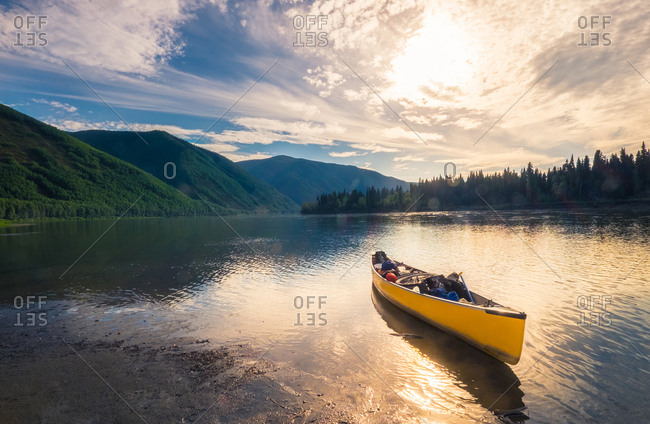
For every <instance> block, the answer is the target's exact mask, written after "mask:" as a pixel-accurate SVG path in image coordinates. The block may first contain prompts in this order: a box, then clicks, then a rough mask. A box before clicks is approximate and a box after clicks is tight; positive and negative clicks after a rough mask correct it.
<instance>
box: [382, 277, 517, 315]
mask: <svg viewBox="0 0 650 424" xmlns="http://www.w3.org/2000/svg"><path fill="white" fill-rule="evenodd" d="M372 270H373V271H374V273H375V274H376V275H377V276H378V277H379V278H381V279H382V280H383V281H384V282H386V283H388V284H390V285H392V286H395V287H399V288H400V289H402V290H406V291H408V292H411V293H414V294H417V295H418V296H423V297H426V298H427V299H432V300H435V301H438V302H445V303H449V304H452V305H454V306H461V307H463V308H471V309H477V310H481V311H484V312H486V313H488V314H492V315H501V316H506V317H510V318H518V319H526V313H525V312H519V311H517V310H515V309H512V308H509V307H507V306H502V305H500V306H501V307H500V308H499V307H494V306H482V305H475V304H472V303H462V302H458V301H457V300H449V299H443V298H441V297H436V296H432V295H430V294H425V293H419V292H416V291H415V290H413V289H411V288H408V287H405V286H403V285H401V284H397V283H393V282H392V281H388V280H386V279H385V278H384V277H382V275H381V274H380V273H379V272H377V270H376V269H375V268H374V267H372ZM413 274H414V275H430V273H428V272H423V271H420V272H417V273H413Z"/></svg>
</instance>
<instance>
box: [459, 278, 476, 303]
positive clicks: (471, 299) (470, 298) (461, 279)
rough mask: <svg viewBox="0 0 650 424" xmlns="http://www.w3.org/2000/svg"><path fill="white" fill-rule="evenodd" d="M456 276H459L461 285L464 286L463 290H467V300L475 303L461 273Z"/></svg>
mask: <svg viewBox="0 0 650 424" xmlns="http://www.w3.org/2000/svg"><path fill="white" fill-rule="evenodd" d="M458 276H459V277H460V281H462V282H463V286H465V290H466V291H467V296H469V300H470V301H471V302H472V305H476V303H474V299H473V298H472V293H470V292H469V289H468V288H467V284H465V279H464V278H463V273H462V272H461V273H459V274H458Z"/></svg>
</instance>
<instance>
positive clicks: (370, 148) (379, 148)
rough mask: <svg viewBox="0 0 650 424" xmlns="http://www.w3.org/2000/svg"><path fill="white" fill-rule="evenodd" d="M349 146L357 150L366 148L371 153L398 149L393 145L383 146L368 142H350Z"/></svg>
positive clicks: (393, 151) (397, 150)
mask: <svg viewBox="0 0 650 424" xmlns="http://www.w3.org/2000/svg"><path fill="white" fill-rule="evenodd" d="M350 147H353V148H355V149H359V150H368V151H370V152H371V153H396V152H399V151H400V149H396V148H394V147H384V146H380V145H378V144H370V143H350Z"/></svg>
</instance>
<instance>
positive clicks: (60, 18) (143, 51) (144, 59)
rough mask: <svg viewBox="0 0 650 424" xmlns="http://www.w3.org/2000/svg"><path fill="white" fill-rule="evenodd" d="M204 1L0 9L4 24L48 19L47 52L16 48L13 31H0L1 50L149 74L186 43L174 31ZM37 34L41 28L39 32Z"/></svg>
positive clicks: (66, 0) (127, 0)
mask: <svg viewBox="0 0 650 424" xmlns="http://www.w3.org/2000/svg"><path fill="white" fill-rule="evenodd" d="M201 3H202V2H196V1H184V0H139V1H132V0H115V1H112V2H109V3H107V2H94V1H89V0H85V1H84V0H82V1H77V0H61V1H57V2H51V3H49V4H43V3H41V2H36V1H33V2H31V4H30V5H27V4H25V5H24V6H18V5H14V6H13V7H12V8H11V9H4V10H0V15H1V18H2V21H3V22H13V17H14V16H16V15H20V16H26V15H34V14H36V15H39V16H46V19H45V25H44V26H43V28H42V32H44V33H46V39H47V52H45V51H44V49H37V48H32V49H28V48H23V49H20V50H18V49H16V48H14V46H13V45H12V44H13V40H14V39H15V32H16V29H15V28H13V27H10V26H7V25H5V26H3V27H2V28H4V29H0V34H1V35H2V37H1V38H2V39H4V40H5V42H4V43H1V42H0V50H4V51H11V52H13V53H21V54H24V55H28V56H31V57H38V58H40V59H41V60H45V61H60V59H64V60H66V61H69V62H71V63H73V64H80V65H83V66H87V67H91V68H97V69H103V70H107V71H117V72H124V73H131V74H139V75H153V74H155V73H156V72H157V71H158V70H159V68H160V67H161V66H162V65H164V64H165V63H166V62H167V61H168V60H169V59H171V58H172V57H174V56H176V55H179V54H180V53H181V52H182V51H183V49H184V47H185V45H184V42H183V40H182V37H181V36H180V35H179V33H178V28H179V27H180V26H181V25H182V24H184V23H185V22H187V21H188V20H189V19H191V18H192V17H193V12H194V11H195V10H196V9H197V8H198V6H199V5H201ZM39 31H41V30H39Z"/></svg>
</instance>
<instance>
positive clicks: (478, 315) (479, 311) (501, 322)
mask: <svg viewBox="0 0 650 424" xmlns="http://www.w3.org/2000/svg"><path fill="white" fill-rule="evenodd" d="M372 283H373V285H374V286H375V288H376V289H377V291H379V293H380V294H381V295H382V296H383V297H384V298H386V299H387V300H388V301H389V302H391V303H392V304H394V305H395V306H397V307H398V308H400V309H402V310H404V311H405V312H407V313H409V314H411V315H414V316H416V317H418V318H420V319H421V320H423V321H425V322H427V323H429V324H431V325H433V326H435V327H438V328H440V329H441V330H443V331H446V332H448V333H450V334H453V335H455V336H457V337H459V338H461V339H463V340H465V341H466V342H467V343H469V344H471V345H473V346H475V347H477V348H479V349H481V350H483V351H484V352H486V353H488V354H490V355H492V356H494V357H495V358H497V359H499V360H500V361H503V362H506V363H508V364H513V365H514V364H516V363H517V362H519V358H520V357H521V349H522V346H523V341H524V328H525V325H526V314H524V313H517V312H514V311H511V310H505V309H503V308H493V307H492V308H490V307H482V306H477V305H471V304H465V303H460V302H456V301H451V300H446V299H441V298H437V297H433V296H429V295H424V294H421V293H418V292H415V291H413V290H411V289H409V288H406V287H402V286H400V285H398V284H395V283H391V282H390V281H388V280H385V279H384V278H383V277H382V276H381V275H379V273H377V271H376V270H375V269H374V267H373V268H372Z"/></svg>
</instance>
